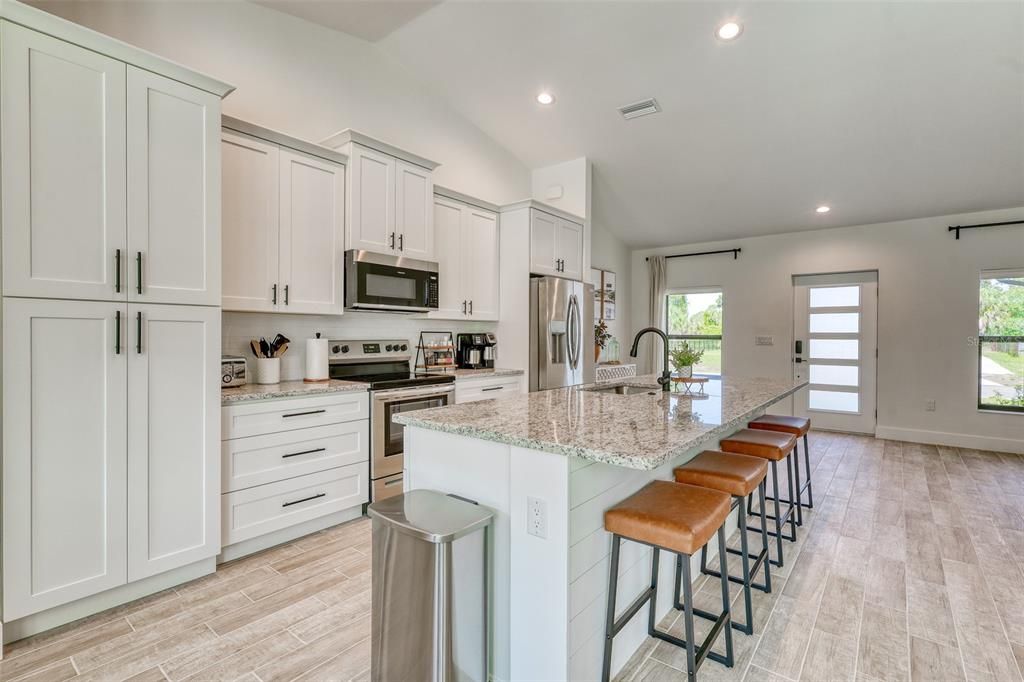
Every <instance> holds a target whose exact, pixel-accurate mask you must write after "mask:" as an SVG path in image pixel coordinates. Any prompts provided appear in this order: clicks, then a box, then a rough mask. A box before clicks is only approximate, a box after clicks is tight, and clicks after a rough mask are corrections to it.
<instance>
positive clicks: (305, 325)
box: [221, 312, 501, 381]
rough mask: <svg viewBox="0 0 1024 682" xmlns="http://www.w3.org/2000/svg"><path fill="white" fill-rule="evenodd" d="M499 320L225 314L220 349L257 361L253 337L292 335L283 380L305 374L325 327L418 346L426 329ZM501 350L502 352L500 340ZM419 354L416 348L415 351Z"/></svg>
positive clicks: (488, 326)
mask: <svg viewBox="0 0 1024 682" xmlns="http://www.w3.org/2000/svg"><path fill="white" fill-rule="evenodd" d="M497 326H498V325H497V323H496V322H462V321H457V322H456V321H451V320H427V319H422V318H418V317H414V316H411V315H393V314H390V313H356V312H347V313H345V314H344V315H340V316H335V315H293V314H288V313H232V312H225V313H223V320H222V329H221V335H222V339H221V344H222V349H221V352H222V353H224V354H225V355H241V356H242V357H244V358H245V359H246V360H248V361H249V364H250V365H251V364H252V359H253V355H252V351H251V350H249V341H250V340H252V339H258V338H260V337H261V336H264V337H266V339H267V340H268V341H270V340H271V339H272V338H273V337H274V336H275V335H276V334H278V333H281V334H284V335H285V336H287V337H288V338H289V339H291V345H290V346H289V347H288V352H287V353H285V354H284V355H283V356H282V357H281V379H282V380H283V381H291V380H296V379H302V378H303V375H304V374H305V371H306V359H305V357H304V355H305V352H306V339H308V338H311V337H313V336H316V333H317V332H320V335H321V336H322V337H325V338H328V339H408V341H409V345H410V347H413V346H415V345H416V342H417V340H418V339H419V334H420V332H421V331H450V332H451V333H452V334H458V333H460V332H481V331H494V330H495V328H496V327H497ZM500 341H501V340H500V339H499V345H498V352H499V357H500V352H501V344H500ZM413 355H414V356H415V353H413Z"/></svg>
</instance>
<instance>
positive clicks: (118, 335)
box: [114, 310, 121, 355]
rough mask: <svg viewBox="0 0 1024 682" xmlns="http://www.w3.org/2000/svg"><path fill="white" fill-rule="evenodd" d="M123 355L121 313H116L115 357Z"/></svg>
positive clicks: (117, 311) (118, 311)
mask: <svg viewBox="0 0 1024 682" xmlns="http://www.w3.org/2000/svg"><path fill="white" fill-rule="evenodd" d="M120 354H121V311H120V310H116V311H114V355H120Z"/></svg>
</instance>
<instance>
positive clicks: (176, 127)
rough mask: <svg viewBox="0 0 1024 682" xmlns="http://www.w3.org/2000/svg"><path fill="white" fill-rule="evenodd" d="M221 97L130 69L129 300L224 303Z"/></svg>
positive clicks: (162, 77)
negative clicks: (219, 139)
mask: <svg viewBox="0 0 1024 682" xmlns="http://www.w3.org/2000/svg"><path fill="white" fill-rule="evenodd" d="M219 128H220V98H219V97H218V96H216V95H213V94H211V93H208V92H204V91H202V90H198V89H196V88H192V87H189V86H187V85H183V84H181V83H179V82H177V81H174V80H171V79H170V78H165V77H164V76H160V75H157V74H155V73H151V72H149V71H144V70H142V69H139V68H136V67H134V66H129V67H128V135H127V139H128V255H129V259H130V263H129V270H130V272H131V275H130V276H129V277H128V281H129V287H128V300H129V301H139V302H145V303H182V304H190V305H214V306H215V305H220V297H221V289H220V284H221V283H220V273H221V263H220V261H221V252H220V250H221V233H220V209H221V205H220V180H221V167H220V145H219V144H218V137H217V131H218V130H219Z"/></svg>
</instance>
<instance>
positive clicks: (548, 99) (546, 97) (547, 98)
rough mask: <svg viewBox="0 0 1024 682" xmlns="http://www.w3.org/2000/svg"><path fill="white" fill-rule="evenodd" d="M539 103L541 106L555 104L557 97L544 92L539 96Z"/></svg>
mask: <svg viewBox="0 0 1024 682" xmlns="http://www.w3.org/2000/svg"><path fill="white" fill-rule="evenodd" d="M537 102H539V103H540V104H554V103H555V96H554V95H552V94H551V93H550V92H542V93H540V94H539V95H537Z"/></svg>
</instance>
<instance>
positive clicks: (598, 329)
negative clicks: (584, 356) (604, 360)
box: [594, 320, 612, 362]
mask: <svg viewBox="0 0 1024 682" xmlns="http://www.w3.org/2000/svg"><path fill="white" fill-rule="evenodd" d="M611 338H612V335H611V333H610V332H609V331H608V325H607V324H606V323H605V321H604V320H598V321H597V322H596V323H595V324H594V362H597V361H598V359H599V358H600V357H601V351H602V350H603V349H604V347H605V346H606V345H608V340H609V339H611Z"/></svg>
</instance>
